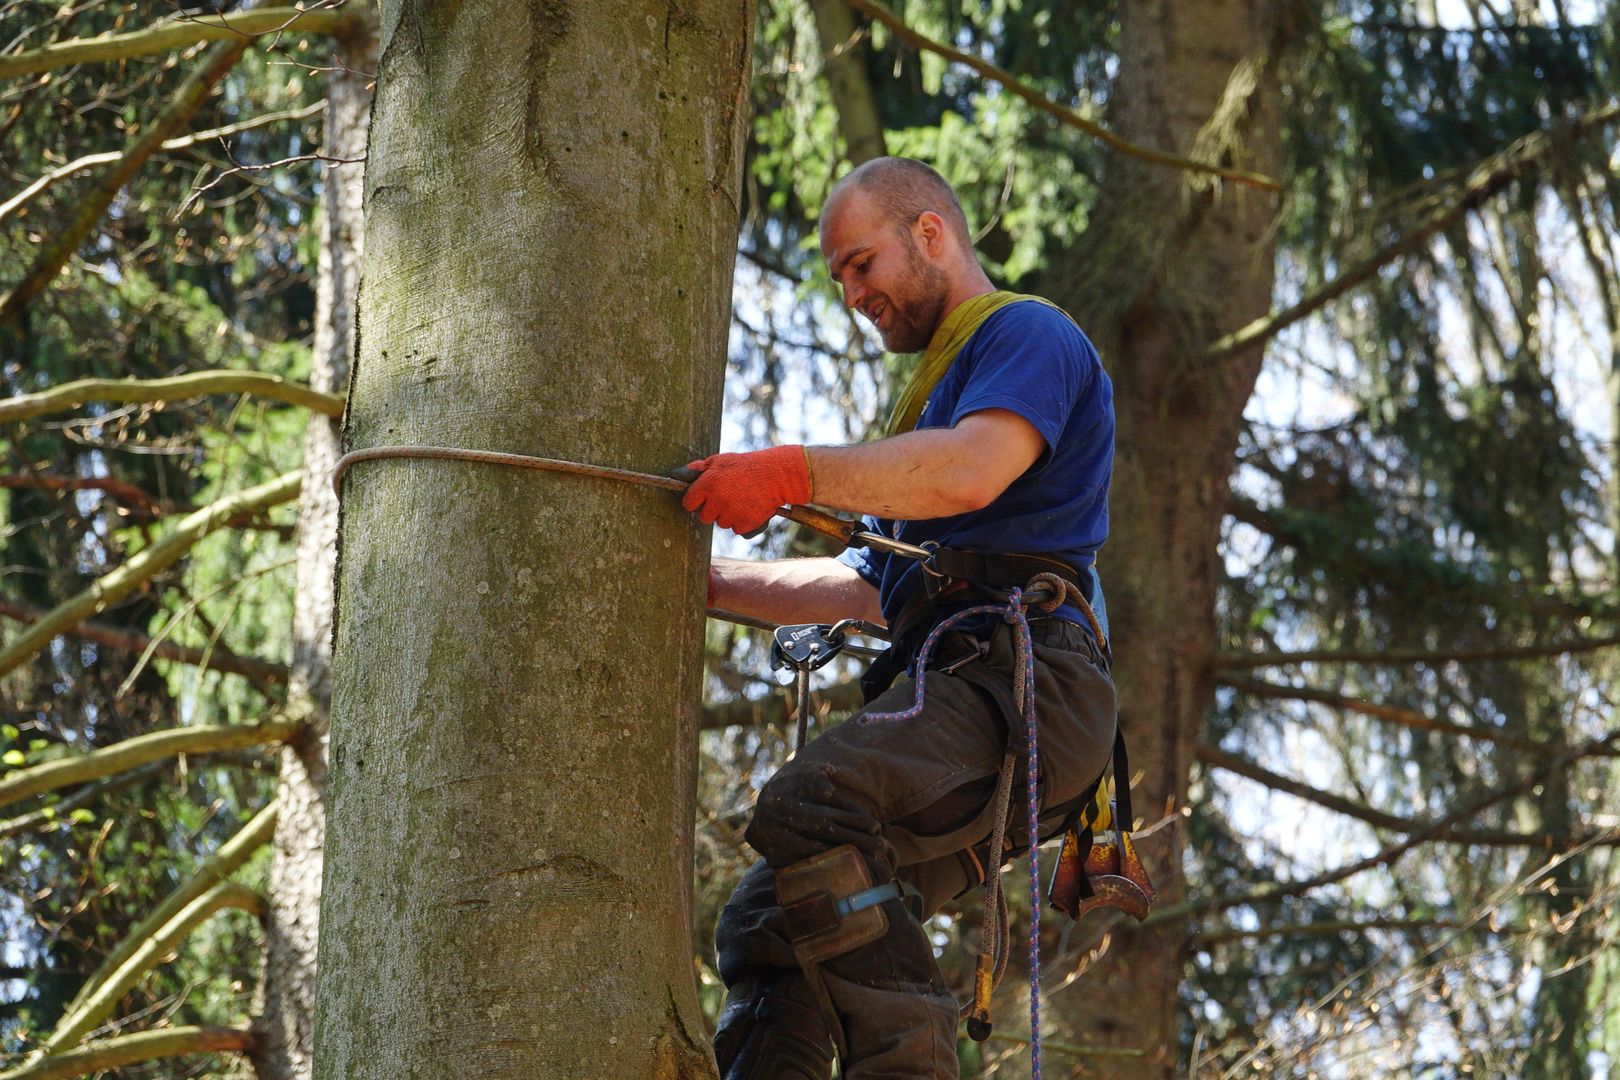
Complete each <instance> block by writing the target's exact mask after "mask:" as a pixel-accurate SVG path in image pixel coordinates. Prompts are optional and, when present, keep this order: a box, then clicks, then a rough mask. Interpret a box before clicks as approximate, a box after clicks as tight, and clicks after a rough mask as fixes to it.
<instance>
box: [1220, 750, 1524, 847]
mask: <svg viewBox="0 0 1620 1080" xmlns="http://www.w3.org/2000/svg"><path fill="white" fill-rule="evenodd" d="M1193 753H1194V756H1195V757H1197V758H1198V760H1199V761H1202V762H1203V763H1204V764H1206V765H1213V766H1214V767H1215V768H1217V769H1224V770H1226V771H1227V772H1230V773H1235V774H1237V775H1238V776H1242V777H1246V778H1247V779H1250V780H1253V781H1254V782H1255V783H1257V784H1262V785H1264V786H1266V787H1268V788H1271V789H1272V790H1273V791H1281V792H1284V793H1285V794H1288V795H1292V796H1294V797H1295V798H1297V799H1304V800H1305V801H1306V802H1313V803H1315V804H1316V805H1318V806H1323V807H1326V808H1327V809H1329V810H1332V811H1334V812H1335V813H1339V814H1343V815H1344V816H1345V817H1350V818H1355V819H1356V820H1357V821H1365V822H1366V823H1367V824H1369V825H1372V826H1374V827H1376V828H1379V829H1387V830H1388V831H1390V832H1396V833H1400V834H1402V835H1409V834H1411V833H1414V832H1416V831H1418V830H1420V829H1425V828H1427V827H1428V826H1429V823H1428V822H1426V821H1409V820H1408V819H1406V818H1402V817H1396V816H1395V815H1394V814H1386V813H1384V812H1383V811H1382V810H1374V809H1373V808H1372V807H1370V806H1363V805H1362V804H1361V803H1357V802H1352V801H1350V800H1349V799H1346V798H1343V797H1342V796H1339V795H1335V794H1333V793H1332V792H1329V791H1323V790H1321V789H1320V788H1314V787H1311V786H1310V785H1309V784H1304V783H1301V782H1300V781H1298V780H1293V779H1290V778H1289V777H1286V776H1282V775H1279V774H1278V773H1274V772H1272V771H1270V770H1269V769H1264V768H1261V767H1260V766H1259V765H1256V764H1255V763H1254V762H1252V761H1249V760H1247V759H1245V758H1241V757H1239V756H1238V755H1236V754H1229V753H1227V752H1226V751H1225V750H1222V749H1220V748H1219V747H1217V746H1211V745H1210V744H1209V743H1199V744H1198V745H1197V747H1196V748H1195V749H1194V751H1193ZM1433 839H1434V841H1435V842H1437V843H1442V844H1480V845H1483V846H1488V847H1536V846H1539V845H1540V844H1542V843H1543V842H1544V841H1545V839H1546V838H1545V837H1544V836H1542V835H1539V834H1537V833H1527V832H1513V831H1510V830H1506V829H1458V830H1456V831H1454V832H1448V833H1441V834H1438V835H1436V836H1435V837H1434V838H1433Z"/></svg>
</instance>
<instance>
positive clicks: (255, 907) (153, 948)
mask: <svg viewBox="0 0 1620 1080" xmlns="http://www.w3.org/2000/svg"><path fill="white" fill-rule="evenodd" d="M227 908H235V909H237V910H240V911H246V912H247V913H248V914H250V915H252V916H253V917H254V918H258V917H260V916H261V915H263V913H264V898H263V897H261V896H260V895H259V894H258V893H256V892H254V891H253V890H252V889H250V888H248V887H247V886H246V885H239V884H236V883H235V882H229V881H221V882H219V883H218V884H216V885H214V886H212V887H211V888H209V889H208V891H207V892H204V893H203V894H202V895H201V896H198V897H197V898H196V899H195V900H193V901H191V902H190V903H189V904H187V905H186V906H185V907H184V908H182V909H180V911H179V912H177V913H176V914H175V915H174V917H173V918H171V919H170V920H169V921H168V922H166V923H164V924H163V926H161V927H159V928H158V929H157V930H156V931H154V932H153V933H151V934H150V935H149V936H147V937H146V938H144V939H143V940H139V941H138V942H137V943H136V946H135V948H134V949H133V950H132V951H131V952H130V955H129V958H128V959H127V960H125V961H124V962H123V963H122V964H121V965H119V967H118V970H116V971H115V972H113V973H112V975H110V976H109V977H108V979H107V981H106V982H104V983H102V984H101V985H99V986H98V987H96V989H95V990H94V991H92V992H91V993H90V994H89V995H88V996H87V997H85V999H84V1001H83V1002H82V1003H81V1004H80V1005H79V1007H78V1008H77V1009H75V1010H74V1011H72V1012H71V1013H69V1014H67V1015H66V1016H64V1017H63V1018H62V1020H61V1022H60V1023H59V1024H57V1026H56V1030H55V1031H53V1032H52V1033H51V1035H50V1037H49V1038H47V1039H46V1040H45V1042H44V1043H43V1044H42V1046H41V1050H42V1052H43V1053H45V1054H47V1055H49V1054H60V1053H62V1052H63V1051H64V1050H67V1049H68V1048H70V1047H72V1046H74V1045H75V1044H77V1043H78V1042H79V1040H81V1039H83V1038H84V1037H85V1036H86V1035H88V1034H90V1032H92V1031H94V1030H95V1029H96V1028H97V1027H98V1026H100V1024H101V1022H102V1021H103V1020H106V1019H107V1018H108V1017H109V1016H111V1015H112V1013H113V1010H114V1009H115V1008H117V1007H118V1003H119V1001H121V1000H123V998H124V995H126V994H128V993H129V992H130V991H131V990H133V989H135V987H136V985H137V984H138V983H139V982H140V981H141V979H143V978H145V977H146V975H147V974H149V973H150V972H151V970H152V969H153V968H155V967H157V966H158V964H159V963H161V962H162V960H163V958H164V957H165V956H167V955H169V954H171V953H173V952H174V951H175V950H176V949H177V948H179V946H180V944H181V943H182V942H183V941H185V939H186V938H187V937H188V936H189V935H190V934H191V931H192V930H194V929H196V927H197V925H198V924H199V923H201V922H202V921H203V920H205V919H207V918H208V917H209V916H211V915H213V914H214V913H215V912H217V911H221V910H223V909H227Z"/></svg>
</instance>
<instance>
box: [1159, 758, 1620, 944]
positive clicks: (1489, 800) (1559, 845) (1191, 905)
mask: <svg viewBox="0 0 1620 1080" xmlns="http://www.w3.org/2000/svg"><path fill="white" fill-rule="evenodd" d="M1617 744H1620V731H1612V732H1610V733H1609V734H1607V735H1605V736H1603V737H1602V738H1599V739H1593V740H1591V741H1590V742H1586V743H1583V744H1581V745H1580V746H1577V747H1573V748H1571V749H1569V750H1566V751H1565V752H1563V753H1562V754H1559V755H1558V756H1557V757H1554V758H1550V759H1548V760H1547V761H1545V762H1543V763H1542V764H1541V765H1539V766H1538V767H1537V768H1536V769H1534V770H1532V771H1531V772H1530V773H1529V774H1528V775H1526V776H1525V777H1524V778H1522V779H1521V780H1519V781H1517V782H1515V783H1512V784H1509V785H1507V786H1506V787H1501V788H1497V789H1496V790H1495V791H1492V792H1490V793H1489V794H1487V795H1485V796H1483V797H1481V798H1479V799H1476V800H1475V801H1474V802H1471V803H1469V804H1467V805H1466V806H1462V807H1459V808H1458V809H1457V810H1455V811H1453V812H1452V813H1450V814H1447V815H1446V816H1445V817H1443V818H1440V819H1439V820H1437V821H1435V822H1434V823H1433V824H1432V825H1430V826H1428V827H1427V828H1424V829H1420V830H1418V831H1417V832H1414V833H1411V834H1409V835H1408V836H1407V837H1406V838H1405V839H1403V840H1401V841H1399V842H1397V843H1395V844H1392V845H1390V846H1389V847H1386V848H1384V849H1383V850H1382V851H1379V852H1377V853H1376V854H1373V855H1370V856H1368V857H1367V858H1365V859H1360V860H1358V861H1356V862H1353V863H1350V864H1349V865H1348V866H1341V867H1339V868H1338V869H1336V870H1328V871H1325V872H1323V873H1321V874H1317V875H1316V876H1314V877H1309V878H1303V879H1301V880H1298V881H1291V882H1278V883H1277V884H1275V885H1270V886H1267V887H1265V888H1261V889H1256V890H1255V891H1253V892H1248V893H1241V894H1238V895H1235V896H1208V897H1202V898H1199V897H1189V898H1188V899H1186V900H1183V901H1182V902H1181V903H1179V904H1170V905H1167V906H1165V907H1162V908H1159V909H1157V910H1155V911H1154V912H1153V913H1152V914H1150V915H1149V916H1148V917H1147V918H1146V919H1145V920H1143V923H1142V925H1143V927H1144V928H1146V927H1149V926H1157V925H1160V924H1162V923H1167V922H1176V921H1179V920H1182V919H1188V918H1192V917H1194V916H1196V915H1199V914H1201V913H1208V912H1216V911H1230V910H1231V909H1232V908H1236V907H1247V906H1248V905H1251V904H1262V903H1271V902H1273V901H1276V900H1283V899H1287V898H1288V897H1291V896H1301V895H1303V894H1305V893H1308V892H1311V891H1312V890H1314V889H1320V888H1324V887H1326V886H1328V885H1335V884H1337V883H1339V882H1341V881H1343V880H1344V879H1346V878H1350V877H1354V876H1355V875H1357V874H1359V873H1362V872H1363V871H1366V870H1371V869H1373V868H1374V867H1379V866H1393V865H1394V863H1395V861H1396V860H1397V859H1399V858H1400V857H1401V856H1403V855H1405V854H1406V853H1407V852H1409V851H1411V850H1412V849H1413V848H1415V847H1420V846H1421V845H1423V844H1426V843H1429V842H1431V841H1432V840H1434V839H1435V838H1436V837H1439V836H1442V835H1444V834H1445V833H1448V832H1451V831H1452V830H1454V829H1456V828H1457V827H1458V826H1461V825H1464V824H1466V823H1468V822H1470V821H1472V820H1474V819H1475V818H1476V817H1478V816H1479V815H1480V814H1482V813H1484V812H1485V811H1486V810H1489V809H1490V808H1491V807H1493V806H1495V805H1496V804H1497V803H1500V802H1505V801H1506V800H1508V799H1511V798H1515V797H1517V796H1519V795H1522V794H1524V793H1525V792H1526V791H1529V790H1530V789H1531V788H1533V787H1535V786H1536V785H1537V784H1539V783H1541V782H1542V781H1543V780H1545V779H1546V778H1547V777H1548V776H1550V775H1552V774H1553V773H1554V772H1557V771H1559V770H1562V769H1568V768H1569V767H1570V766H1572V765H1574V764H1575V763H1576V762H1577V761H1581V760H1583V759H1585V758H1591V757H1607V756H1611V755H1613V754H1614V752H1615V750H1616V747H1617ZM1545 844H1546V846H1548V847H1549V848H1553V849H1562V850H1568V849H1570V848H1574V847H1577V846H1581V845H1590V844H1605V845H1611V846H1612V845H1615V844H1620V829H1607V830H1605V831H1603V832H1601V833H1597V834H1595V835H1590V836H1584V837H1581V836H1570V835H1555V834H1552V833H1548V834H1547V835H1546V837H1545Z"/></svg>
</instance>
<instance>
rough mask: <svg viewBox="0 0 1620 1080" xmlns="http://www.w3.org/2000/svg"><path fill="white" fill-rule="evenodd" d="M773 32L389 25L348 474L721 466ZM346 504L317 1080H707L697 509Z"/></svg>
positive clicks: (734, 10)
mask: <svg viewBox="0 0 1620 1080" xmlns="http://www.w3.org/2000/svg"><path fill="white" fill-rule="evenodd" d="M752 26H753V11H752V4H749V3H747V2H746V0H745V2H743V3H722V2H720V0H693V2H689V3H683V4H681V5H679V6H674V5H667V4H663V3H658V4H648V3H629V4H610V3H607V2H605V0H577V2H566V0H535V2H533V3H529V4H502V3H492V2H485V3H465V4H450V3H440V4H431V3H405V2H403V0H394V2H390V3H386V4H384V7H383V16H382V27H383V30H382V55H381V59H380V61H379V68H378V83H377V100H376V104H375V106H374V109H373V112H372V129H371V152H370V156H369V159H368V163H367V169H366V245H365V268H364V273H363V285H362V289H361V325H362V334H361V338H360V347H359V352H358V359H357V365H356V369H355V373H354V378H353V380H352V383H351V390H350V403H349V413H348V420H347V427H346V432H345V438H346V442H347V444H348V445H349V446H350V447H352V448H359V447H369V446H376V445H380V444H432V445H448V446H461V447H473V448H480V449H500V450H511V451H517V452H522V453H528V454H540V455H545V456H550V457H559V458H569V459H573V460H578V461H587V462H593V463H599V464H605V465H614V466H620V467H625V468H632V469H637V470H641V471H646V472H663V471H667V470H669V469H670V468H672V467H674V466H678V465H680V464H683V463H684V462H686V461H687V460H689V459H690V458H692V457H694V456H697V455H699V454H702V453H703V452H705V451H707V450H709V449H710V448H712V447H713V445H714V443H715V440H716V436H717V433H718V419H719V412H720V401H721V387H722V382H723V378H724V362H725V350H726V337H727V323H728V307H729V303H728V301H729V296H730V288H731V270H732V260H733V256H734V252H735V247H736V234H737V203H736V196H737V190H738V185H739V179H740V176H739V170H740V164H741V151H740V146H741V126H740V125H741V123H742V119H743V116H742V109H743V102H744V100H745V97H744V95H745V90H746V85H747V84H746V78H747V65H748V57H749V53H750V35H751V31H752ZM344 492H345V498H344V512H343V520H342V537H341V540H340V552H341V554H340V568H339V576H338V605H337V613H336V637H335V653H334V660H333V664H334V668H333V670H334V686H333V702H332V736H331V738H332V744H331V745H332V758H331V770H332V771H331V786H330V801H329V805H328V811H329V815H330V816H329V823H328V844H329V853H330V858H329V859H328V860H327V863H326V874H325V887H324V890H323V895H322V907H321V923H322V934H321V947H320V965H319V981H318V988H317V1013H316V1015H317V1021H316V1031H317V1036H318V1037H317V1043H316V1053H315V1061H316V1065H315V1074H316V1075H317V1076H321V1077H331V1078H339V1077H341V1078H344V1080H359V1078H365V1077H389V1078H394V1077H401V1076H432V1077H438V1076H472V1075H476V1076H513V1077H524V1078H531V1077H581V1078H584V1077H591V1078H595V1077H604V1076H611V1077H615V1078H625V1080H635V1078H639V1077H649V1078H650V1077H658V1078H677V1077H681V1078H684V1077H712V1076H713V1075H714V1065H713V1059H712V1058H711V1056H710V1054H709V1051H708V1048H707V1040H706V1039H705V1038H704V1033H703V1029H702V1025H701V1022H700V1021H699V1019H698V1013H697V1003H696V993H695V985H694V982H693V964H692V957H691V954H690V941H691V936H690V923H691V883H690V877H691V858H692V850H691V841H692V836H691V831H692V820H693V802H694V786H695V784H694V782H695V769H696V734H697V707H698V701H699V680H700V673H701V631H702V610H703V604H702V600H703V573H704V567H705V566H706V563H707V552H708V534H707V531H706V530H703V529H699V528H695V527H694V526H693V523H692V520H691V518H690V517H689V516H688V515H686V514H685V513H684V511H682V510H681V508H680V506H679V503H678V501H677V500H675V499H674V498H672V497H671V496H670V494H669V493H667V492H661V491H656V490H646V489H640V488H634V487H630V486H627V485H624V484H621V483H616V482H612V481H604V480H593V479H585V478H580V477H572V476H558V475H552V474H543V473H533V472H519V471H513V470H508V469H503V468H500V467H497V466H489V465H478V464H470V463H462V462H449V461H420V462H404V461H376V462H367V463H364V464H361V465H358V466H356V468H355V469H354V471H353V472H351V473H350V474H349V475H348V478H347V479H346V480H345V482H344Z"/></svg>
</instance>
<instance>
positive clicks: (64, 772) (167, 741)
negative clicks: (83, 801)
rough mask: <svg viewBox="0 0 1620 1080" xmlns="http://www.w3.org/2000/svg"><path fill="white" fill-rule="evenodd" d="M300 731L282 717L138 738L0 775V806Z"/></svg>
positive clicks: (276, 739)
mask: <svg viewBox="0 0 1620 1080" xmlns="http://www.w3.org/2000/svg"><path fill="white" fill-rule="evenodd" d="M302 729H303V724H302V723H300V722H298V721H296V720H285V719H283V720H268V721H265V722H264V723H261V724H225V725H217V726H216V725H203V724H199V725H196V726H194V727H178V728H169V729H168V730H165V731H153V732H148V733H147V734H145V735H136V736H134V737H133V738H129V739H125V740H123V741H122V742H118V743H114V744H113V745H112V746H104V747H102V748H101V749H99V750H92V751H90V752H89V753H88V754H80V755H78V756H76V757H71V758H63V759H59V760H56V761H47V762H45V763H44V764H43V765H35V766H32V767H30V768H26V769H13V770H12V771H10V772H8V773H6V774H5V776H3V777H0V806H9V805H11V804H12V803H14V802H20V801H22V800H23V799H26V798H29V797H31V796H34V795H43V794H44V793H45V792H47V791H56V790H58V789H60V788H65V787H68V786H70V785H73V784H83V783H86V782H87V781H90V780H99V779H100V778H102V777H104V776H112V775H114V774H115V773H121V772H124V771H126V770H128V769H133V768H136V767H137V766H140V765H145V764H146V763H147V762H149V761H157V760H159V759H160V758H167V757H174V756H176V755H179V754H210V753H214V752H215V751H219V750H240V749H242V748H243V747H248V746H263V745H265V744H266V743H277V742H286V741H287V740H288V739H291V738H293V737H295V736H296V735H297V734H298V733H299V732H300V731H301V730H302Z"/></svg>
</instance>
